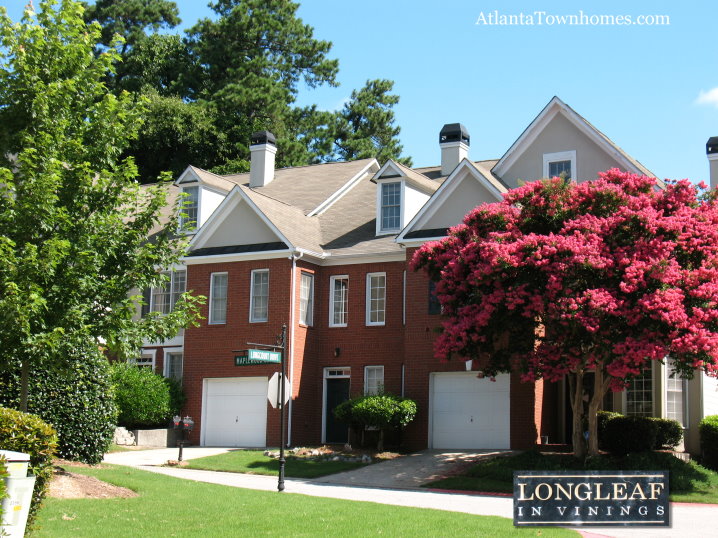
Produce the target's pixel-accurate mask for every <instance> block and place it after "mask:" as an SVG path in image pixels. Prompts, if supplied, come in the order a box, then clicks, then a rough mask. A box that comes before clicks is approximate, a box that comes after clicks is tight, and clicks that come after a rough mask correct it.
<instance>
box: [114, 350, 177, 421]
mask: <svg viewBox="0 0 718 538" xmlns="http://www.w3.org/2000/svg"><path fill="white" fill-rule="evenodd" d="M111 375H112V383H113V385H114V389H115V401H116V403H117V407H118V409H119V415H118V417H117V423H118V425H119V426H124V427H125V428H128V429H137V428H152V427H164V428H166V427H167V425H168V423H169V421H170V419H171V418H172V416H173V415H175V414H177V413H179V411H180V410H181V406H182V404H183V403H184V393H183V392H182V389H181V387H179V386H178V384H177V383H176V382H173V381H171V380H168V379H165V378H164V377H162V376H160V375H157V374H155V373H154V372H152V371H151V370H150V369H149V368H138V367H137V366H134V365H133V364H130V363H126V362H121V363H114V364H112V366H111Z"/></svg>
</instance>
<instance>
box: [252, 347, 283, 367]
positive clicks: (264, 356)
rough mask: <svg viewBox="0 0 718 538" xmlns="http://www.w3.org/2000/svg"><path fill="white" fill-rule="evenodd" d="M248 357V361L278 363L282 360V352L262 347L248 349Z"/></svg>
mask: <svg viewBox="0 0 718 538" xmlns="http://www.w3.org/2000/svg"><path fill="white" fill-rule="evenodd" d="M248 359H249V360H250V361H256V362H255V363H254V364H256V363H261V362H272V363H277V364H279V363H280V362H282V354H281V353H279V352H278V351H266V350H264V349H250V350H249V355H248Z"/></svg>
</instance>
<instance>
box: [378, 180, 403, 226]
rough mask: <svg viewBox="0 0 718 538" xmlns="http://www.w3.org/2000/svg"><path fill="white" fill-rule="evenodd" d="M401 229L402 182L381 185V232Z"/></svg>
mask: <svg viewBox="0 0 718 538" xmlns="http://www.w3.org/2000/svg"><path fill="white" fill-rule="evenodd" d="M400 228H401V182H398V181H397V182H394V183H382V185H381V231H382V232H391V231H397V230H399V229H400Z"/></svg>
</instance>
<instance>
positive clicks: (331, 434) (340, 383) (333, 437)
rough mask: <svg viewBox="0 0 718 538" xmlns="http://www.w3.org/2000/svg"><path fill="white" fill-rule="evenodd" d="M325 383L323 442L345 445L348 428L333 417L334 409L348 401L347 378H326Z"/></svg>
mask: <svg viewBox="0 0 718 538" xmlns="http://www.w3.org/2000/svg"><path fill="white" fill-rule="evenodd" d="M325 381H326V401H325V403H324V409H325V419H324V420H325V422H324V432H325V442H327V443H346V442H347V441H348V440H349V427H348V426H347V425H346V424H344V423H343V422H339V421H338V420H337V419H336V418H335V417H334V408H335V407H336V406H337V405H339V404H340V403H342V402H345V401H347V400H348V399H349V378H348V377H345V378H338V379H337V378H334V379H332V378H328V379H325Z"/></svg>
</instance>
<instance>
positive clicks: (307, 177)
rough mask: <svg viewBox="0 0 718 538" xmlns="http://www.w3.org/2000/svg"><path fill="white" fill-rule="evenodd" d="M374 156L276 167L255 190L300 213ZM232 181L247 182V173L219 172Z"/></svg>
mask: <svg viewBox="0 0 718 538" xmlns="http://www.w3.org/2000/svg"><path fill="white" fill-rule="evenodd" d="M373 160H374V159H360V160H358V161H347V162H337V163H325V164H312V165H309V166H296V167H293V168H279V169H278V170H276V171H275V172H274V179H273V180H272V182H271V183H269V185H267V186H266V187H257V188H256V189H253V190H255V191H256V192H259V193H262V194H264V195H266V196H269V197H271V198H274V199H275V200H279V201H282V202H285V203H287V204H290V205H292V206H294V207H298V208H300V209H301V210H302V211H303V212H304V214H305V215H306V214H308V213H309V212H311V211H312V210H313V209H316V207H317V206H319V205H320V204H321V203H322V202H324V201H325V200H326V199H327V198H329V197H330V196H331V195H332V194H334V193H335V192H336V191H337V190H339V189H340V188H341V187H343V186H344V184H345V183H346V182H347V181H349V180H350V179H351V178H352V177H354V176H355V175H357V174H358V173H359V172H361V170H362V169H363V168H365V167H366V166H367V165H368V164H369V163H371V162H372V161H373ZM222 177H223V178H224V179H225V180H227V181H231V182H233V183H234V184H236V185H247V184H249V174H248V173H247V174H233V175H228V176H222Z"/></svg>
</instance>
